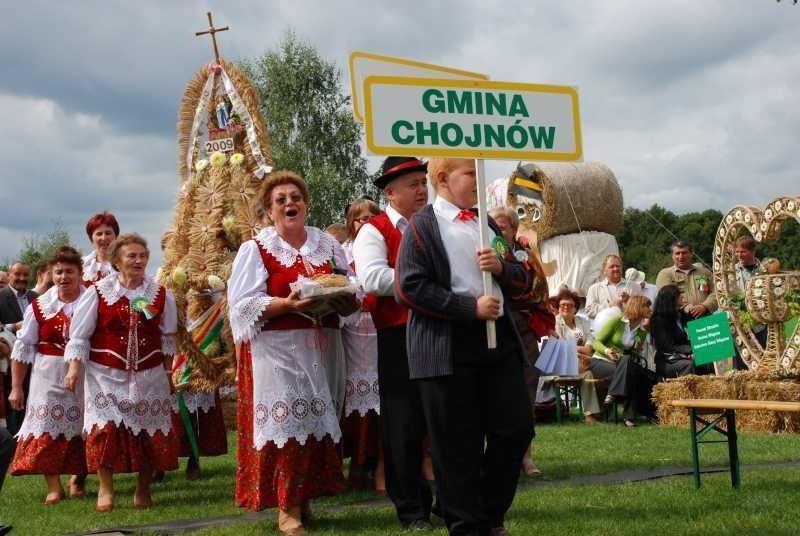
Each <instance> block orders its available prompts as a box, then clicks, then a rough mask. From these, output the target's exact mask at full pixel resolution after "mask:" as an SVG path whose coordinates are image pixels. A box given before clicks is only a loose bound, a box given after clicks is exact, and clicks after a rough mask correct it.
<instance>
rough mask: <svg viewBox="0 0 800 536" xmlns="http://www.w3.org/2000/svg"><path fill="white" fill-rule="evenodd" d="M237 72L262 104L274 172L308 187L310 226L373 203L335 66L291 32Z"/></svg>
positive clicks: (356, 131) (356, 128)
mask: <svg viewBox="0 0 800 536" xmlns="http://www.w3.org/2000/svg"><path fill="white" fill-rule="evenodd" d="M240 66H241V67H242V68H243V69H244V71H245V72H246V73H247V74H248V76H249V77H250V78H251V79H252V80H253V83H254V84H255V87H256V90H257V91H258V94H259V98H260V99H261V107H262V113H263V115H264V120H265V123H266V126H267V131H268V133H269V138H270V152H271V153H272V157H273V159H274V160H275V167H276V169H289V170H292V171H294V172H296V173H298V174H300V175H301V176H302V177H303V178H305V179H306V181H307V182H308V187H309V193H310V197H311V202H310V207H309V218H308V220H309V224H311V225H316V226H320V227H325V226H327V225H328V224H330V223H333V222H335V221H341V220H343V219H344V209H345V207H346V206H347V204H348V203H349V202H350V201H352V200H353V199H355V198H357V197H359V196H361V195H364V194H368V195H371V196H372V197H375V196H376V193H377V192H375V190H374V187H373V186H372V184H371V182H370V180H369V177H368V174H367V166H366V160H365V159H364V158H363V157H362V156H361V145H360V140H361V126H360V125H359V124H358V123H356V121H355V119H354V118H353V114H352V110H351V108H350V97H349V96H347V95H344V94H343V93H342V92H341V72H340V70H339V68H338V67H337V66H336V65H335V64H334V63H331V62H328V61H326V60H324V59H323V58H321V57H320V55H319V52H318V51H317V50H316V49H315V48H314V46H313V45H311V44H309V43H306V42H304V41H301V40H300V39H298V37H297V36H296V35H295V34H294V33H292V32H288V33H287V34H286V35H285V36H284V37H283V39H282V40H281V42H280V44H279V45H278V50H276V51H269V52H267V53H266V54H264V55H263V56H261V57H260V58H257V59H254V60H244V61H242V62H240Z"/></svg>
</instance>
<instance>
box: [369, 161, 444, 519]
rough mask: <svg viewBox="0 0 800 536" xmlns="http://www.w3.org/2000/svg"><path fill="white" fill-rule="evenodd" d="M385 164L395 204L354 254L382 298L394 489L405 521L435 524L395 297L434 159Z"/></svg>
mask: <svg viewBox="0 0 800 536" xmlns="http://www.w3.org/2000/svg"><path fill="white" fill-rule="evenodd" d="M381 169H382V173H381V176H380V177H379V178H378V179H377V180H376V181H375V186H377V187H378V188H380V189H381V190H383V195H384V196H385V197H386V199H387V200H388V202H389V203H388V205H387V207H386V210H385V211H384V212H382V213H381V214H378V215H377V216H374V217H373V218H371V219H370V221H369V222H368V223H366V224H364V226H363V227H361V229H360V230H359V232H358V235H357V236H356V239H355V241H354V242H353V260H354V262H355V268H356V275H357V276H358V279H359V281H360V282H361V285H362V286H363V287H364V290H365V291H367V292H369V293H370V294H374V295H376V296H378V300H377V301H378V303H377V306H376V307H375V309H374V310H372V311H370V313H371V314H372V321H373V322H374V324H375V329H376V331H377V333H378V383H379V385H380V402H381V431H382V434H383V453H384V466H385V473H386V490H387V492H388V494H389V497H390V498H391V499H392V502H393V503H394V505H395V509H396V511H397V517H398V519H399V520H400V524H401V525H402V526H403V527H406V528H410V529H413V530H431V529H432V528H433V526H432V525H431V522H430V513H431V504H432V495H431V490H430V486H428V483H427V482H426V481H425V479H424V478H423V476H422V473H421V467H422V460H423V439H424V437H425V435H426V428H425V415H424V413H423V411H422V403H421V400H420V395H419V390H418V388H417V385H416V384H415V383H413V382H412V381H411V380H410V379H409V372H408V355H407V351H406V322H407V319H408V310H407V309H406V308H405V307H404V306H402V305H400V304H398V303H397V302H396V300H395V298H394V282H395V270H394V267H395V262H396V260H397V252H398V250H399V248H400V240H401V239H402V237H403V231H405V229H406V227H407V226H408V220H409V219H410V218H411V216H412V215H413V214H414V213H415V212H416V211H418V210H419V209H421V208H422V207H423V206H425V204H426V203H427V202H428V188H427V183H428V181H427V177H426V171H427V164H426V163H425V162H422V161H421V160H418V159H416V158H413V157H403V156H390V157H388V158H386V160H384V162H383V166H382V168H381Z"/></svg>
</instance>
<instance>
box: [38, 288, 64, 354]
mask: <svg viewBox="0 0 800 536" xmlns="http://www.w3.org/2000/svg"><path fill="white" fill-rule="evenodd" d="M33 316H34V317H36V322H38V323H39V346H38V348H37V349H38V351H39V353H40V354H42V355H49V356H54V357H64V346H66V344H67V336H68V335H69V323H70V320H71V319H70V317H69V316H67V314H66V313H65V312H64V310H63V309H62V310H60V311H59V312H58V313H57V314H55V315H54V316H52V317H50V318H45V317H44V313H42V310H41V306H40V304H39V299H38V298H37V299H36V300H34V302H33Z"/></svg>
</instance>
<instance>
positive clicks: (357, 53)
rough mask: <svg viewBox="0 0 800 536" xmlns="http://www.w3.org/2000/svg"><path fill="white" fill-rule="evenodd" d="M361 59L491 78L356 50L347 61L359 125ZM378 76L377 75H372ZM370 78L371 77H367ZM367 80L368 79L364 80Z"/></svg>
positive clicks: (485, 76) (361, 119) (351, 92)
mask: <svg viewBox="0 0 800 536" xmlns="http://www.w3.org/2000/svg"><path fill="white" fill-rule="evenodd" d="M359 58H364V59H370V60H375V61H382V62H385V63H393V64H396V65H406V66H408V67H419V68H421V69H428V70H430V71H438V72H440V73H450V74H455V75H459V76H463V77H464V78H465V79H467V80H469V79H477V80H489V76H488V75H485V74H482V73H473V72H471V71H464V70H462V69H454V68H452V67H444V66H442V65H435V64H433V63H426V62H424V61H417V60H409V59H406V58H397V57H394V56H384V55H383V54H376V53H374V52H365V51H363V50H354V51H353V52H351V53H350V56H349V57H348V59H347V65H348V67H349V69H350V96H351V97H352V99H353V115H354V116H355V118H356V120H357V121H358V122H359V123H363V122H364V118H363V117H362V116H361V114H360V113H359V111H358V109H359V100H358V91H357V88H356V76H355V72H356V70H355V64H356V61H357V60H358V59H359ZM370 76H377V75H370ZM367 78H369V76H368V77H367ZM364 80H366V78H365V79H364Z"/></svg>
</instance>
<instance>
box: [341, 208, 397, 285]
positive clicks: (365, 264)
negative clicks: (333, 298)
mask: <svg viewBox="0 0 800 536" xmlns="http://www.w3.org/2000/svg"><path fill="white" fill-rule="evenodd" d="M386 215H387V216H389V221H391V222H392V225H394V226H395V228H396V229H397V230H398V231H400V233H401V234H402V233H403V232H404V231H405V230H406V227H408V220H407V219H405V217H403V216H402V215H401V214H400V213H399V212H397V211H396V210H395V209H394V208H392V206H391V205H387V206H386ZM387 251H388V250H387V248H386V241H385V240H384V239H383V235H381V233H380V232H379V231H378V229H376V228H375V226H374V225H372V224H371V223H365V224H364V225H363V227H361V229H359V231H358V235H356V239H355V240H354V241H353V260H354V261H355V265H356V277H358V281H359V283H361V286H362V287H364V291H365V292H369V293H370V294H375V295H376V296H394V268H392V267H391V266H389V260H388V257H387V255H388V253H387Z"/></svg>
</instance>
